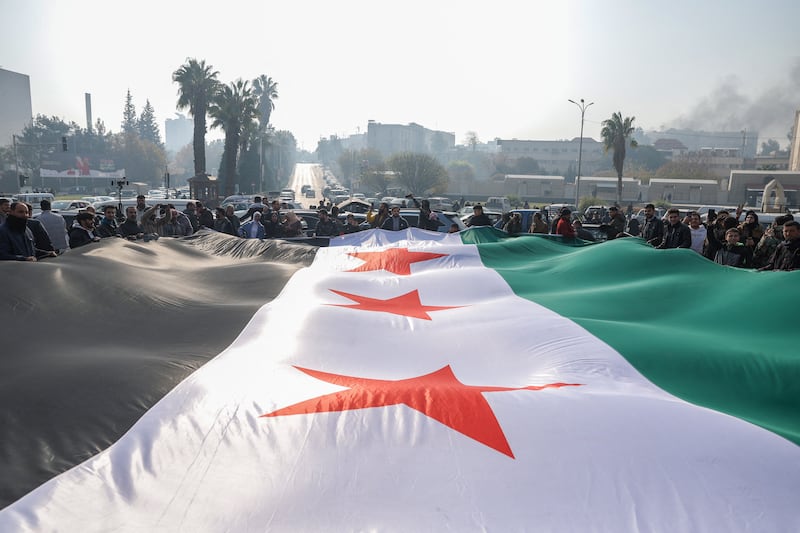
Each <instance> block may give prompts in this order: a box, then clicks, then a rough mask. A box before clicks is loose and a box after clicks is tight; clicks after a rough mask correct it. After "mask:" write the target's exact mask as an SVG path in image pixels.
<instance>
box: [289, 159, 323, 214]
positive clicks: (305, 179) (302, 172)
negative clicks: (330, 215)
mask: <svg viewBox="0 0 800 533" xmlns="http://www.w3.org/2000/svg"><path fill="white" fill-rule="evenodd" d="M324 183H325V182H324V181H323V179H322V166H321V165H318V164H315V163H297V164H296V165H295V166H294V172H293V173H292V177H291V178H290V179H289V185H288V188H290V189H292V190H293V191H294V197H295V201H296V202H299V203H300V204H301V205H302V206H303V207H308V206H310V205H318V203H319V201H320V200H321V199H322V189H323V188H324ZM303 185H308V186H309V187H311V188H312V189H314V197H313V198H306V196H305V194H303V192H302V190H303Z"/></svg>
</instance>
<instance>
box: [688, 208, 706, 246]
mask: <svg viewBox="0 0 800 533" xmlns="http://www.w3.org/2000/svg"><path fill="white" fill-rule="evenodd" d="M689 232H690V233H691V234H692V246H691V248H692V250H694V251H695V252H697V253H698V254H700V255H703V247H704V246H705V243H706V235H707V233H708V230H707V229H706V227H705V226H704V225H703V224H701V223H700V215H698V214H697V213H694V212H692V213H689Z"/></svg>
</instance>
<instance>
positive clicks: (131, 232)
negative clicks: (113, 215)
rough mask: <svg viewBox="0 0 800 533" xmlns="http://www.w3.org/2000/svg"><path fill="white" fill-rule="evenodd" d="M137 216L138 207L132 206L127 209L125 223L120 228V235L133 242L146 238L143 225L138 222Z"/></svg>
mask: <svg viewBox="0 0 800 533" xmlns="http://www.w3.org/2000/svg"><path fill="white" fill-rule="evenodd" d="M136 215H137V212H136V207H134V206H132V205H131V206H128V207H126V208H125V222H123V223H122V224H120V226H119V234H120V235H122V236H123V237H125V238H126V239H128V240H131V241H135V240H136V239H141V238H142V237H144V230H143V229H142V226H141V224H139V223H138V222H136Z"/></svg>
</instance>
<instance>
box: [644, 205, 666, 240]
mask: <svg viewBox="0 0 800 533" xmlns="http://www.w3.org/2000/svg"><path fill="white" fill-rule="evenodd" d="M642 238H643V239H644V240H645V241H647V242H648V243H649V244H650V245H652V246H658V245H659V244H661V240H662V239H663V238H664V223H663V222H661V220H659V219H658V217H657V216H656V206H654V205H653V204H647V205H646V206H644V223H643V224H642Z"/></svg>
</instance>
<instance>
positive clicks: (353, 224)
mask: <svg viewBox="0 0 800 533" xmlns="http://www.w3.org/2000/svg"><path fill="white" fill-rule="evenodd" d="M359 231H361V226H359V225H358V221H357V220H356V217H355V215H353V213H347V218H346V220H345V224H344V232H345V233H356V232H359Z"/></svg>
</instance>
